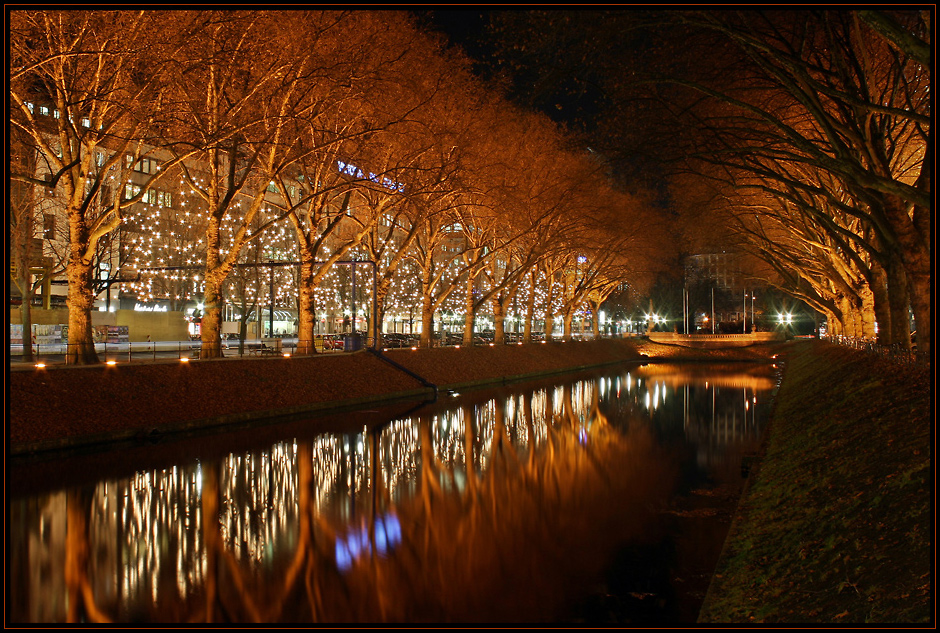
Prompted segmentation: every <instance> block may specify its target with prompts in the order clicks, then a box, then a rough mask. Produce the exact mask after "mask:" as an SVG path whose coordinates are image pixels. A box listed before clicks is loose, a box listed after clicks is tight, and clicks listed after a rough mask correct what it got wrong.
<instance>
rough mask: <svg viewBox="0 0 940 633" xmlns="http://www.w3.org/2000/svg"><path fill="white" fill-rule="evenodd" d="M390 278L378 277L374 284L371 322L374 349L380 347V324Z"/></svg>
mask: <svg viewBox="0 0 940 633" xmlns="http://www.w3.org/2000/svg"><path fill="white" fill-rule="evenodd" d="M391 286H392V282H391V280H390V279H380V280H379V281H378V282H377V283H376V285H375V319H374V320H375V323H373V324H372V332H371V333H372V340H373V341H374V342H375V349H382V344H383V341H382V324H383V323H385V300H386V299H387V298H388V291H389V290H390V289H391Z"/></svg>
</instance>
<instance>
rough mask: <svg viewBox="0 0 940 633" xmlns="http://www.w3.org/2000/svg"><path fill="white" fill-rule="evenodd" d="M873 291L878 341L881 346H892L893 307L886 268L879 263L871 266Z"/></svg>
mask: <svg viewBox="0 0 940 633" xmlns="http://www.w3.org/2000/svg"><path fill="white" fill-rule="evenodd" d="M871 279H872V281H871V291H872V297H873V299H874V301H875V322H876V323H877V324H878V335H877V341H878V344H879V345H890V344H891V343H892V340H891V337H892V332H893V330H892V329H891V307H890V304H889V299H888V278H887V274H886V273H885V269H884V267H883V266H882V265H881V264H879V263H878V262H872V265H871Z"/></svg>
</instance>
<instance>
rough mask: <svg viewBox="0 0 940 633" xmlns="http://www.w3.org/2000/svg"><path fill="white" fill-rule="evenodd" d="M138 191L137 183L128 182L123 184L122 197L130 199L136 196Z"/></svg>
mask: <svg viewBox="0 0 940 633" xmlns="http://www.w3.org/2000/svg"><path fill="white" fill-rule="evenodd" d="M138 193H140V186H139V185H135V184H134V183H130V182H129V183H127V184H126V185H125V186H124V199H125V200H130V199H131V198H133V197H134V196H136V195H137V194H138Z"/></svg>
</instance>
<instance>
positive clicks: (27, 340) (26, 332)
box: [20, 280, 38, 363]
mask: <svg viewBox="0 0 940 633" xmlns="http://www.w3.org/2000/svg"><path fill="white" fill-rule="evenodd" d="M28 281H29V280H27V282H28ZM30 295H32V293H30ZM21 299H22V303H20V323H21V324H22V327H23V356H22V360H23V362H24V363H31V362H32V361H33V310H32V306H31V305H30V301H32V296H29V297H27V296H23V297H21ZM37 353H38V352H37Z"/></svg>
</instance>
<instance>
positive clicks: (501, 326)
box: [493, 296, 506, 345]
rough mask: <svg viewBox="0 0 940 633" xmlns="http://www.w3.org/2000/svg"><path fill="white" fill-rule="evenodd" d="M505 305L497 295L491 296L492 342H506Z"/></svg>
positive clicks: (502, 343)
mask: <svg viewBox="0 0 940 633" xmlns="http://www.w3.org/2000/svg"><path fill="white" fill-rule="evenodd" d="M505 323H506V306H505V305H503V301H502V299H501V298H500V297H499V296H496V297H494V298H493V342H494V343H495V344H497V345H504V344H505V343H506V326H505Z"/></svg>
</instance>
